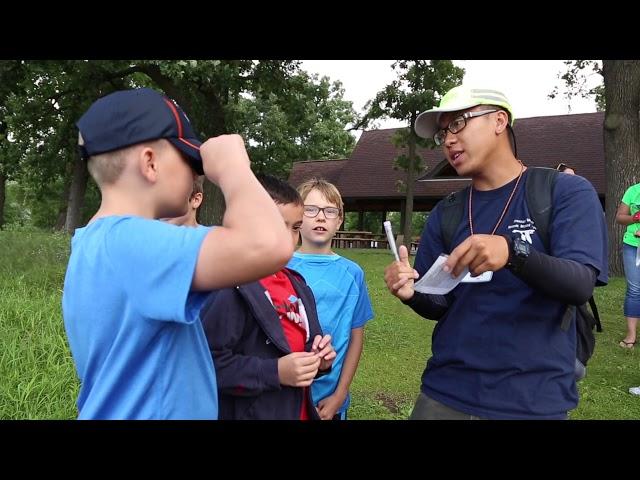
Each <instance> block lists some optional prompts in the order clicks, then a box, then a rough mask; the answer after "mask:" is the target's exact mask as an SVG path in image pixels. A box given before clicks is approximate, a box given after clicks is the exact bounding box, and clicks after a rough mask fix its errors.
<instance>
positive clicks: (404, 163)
mask: <svg viewBox="0 0 640 480" xmlns="http://www.w3.org/2000/svg"><path fill="white" fill-rule="evenodd" d="M392 68H393V69H394V70H396V71H397V73H398V78H397V79H396V80H394V81H393V82H391V83H390V84H389V85H387V86H386V87H385V88H384V89H383V90H381V91H380V92H378V93H377V94H376V96H375V98H374V99H373V100H371V101H370V102H368V103H367V105H365V108H367V113H366V114H365V116H364V120H363V122H362V123H363V125H367V123H368V121H370V120H373V119H378V118H395V119H397V120H403V121H406V122H407V123H408V126H407V128H405V129H399V130H398V132H397V133H396V134H395V135H394V137H393V139H392V141H393V142H394V144H395V145H396V146H404V147H406V149H407V153H406V155H404V154H403V155H400V156H399V157H397V158H396V159H395V161H394V164H395V166H396V167H397V168H401V169H402V170H405V171H406V172H407V179H406V182H405V183H404V185H400V186H399V188H400V191H403V190H404V191H405V193H406V200H405V211H404V225H403V226H402V233H403V234H404V243H405V245H407V247H409V246H410V244H411V236H412V218H413V215H412V214H413V191H414V186H415V179H416V176H417V174H418V173H420V172H422V171H423V170H424V166H423V163H422V158H421V157H420V155H418V154H417V153H416V146H417V145H420V146H429V147H433V142H432V141H431V140H426V141H425V140H424V139H421V138H419V137H418V136H417V135H416V133H415V130H414V126H415V122H416V118H417V117H418V115H419V114H420V112H422V111H424V110H428V109H430V108H433V107H434V106H436V105H437V104H438V102H439V101H440V98H441V96H442V95H444V94H445V93H446V92H447V91H448V90H450V89H451V88H453V87H455V86H456V85H459V84H460V83H461V81H462V77H463V76H464V69H462V68H460V67H456V66H455V65H454V64H453V63H452V62H451V61H450V60H399V61H397V62H395V63H394V64H393V65H392Z"/></svg>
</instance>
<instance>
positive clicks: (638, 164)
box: [552, 60, 640, 275]
mask: <svg viewBox="0 0 640 480" xmlns="http://www.w3.org/2000/svg"><path fill="white" fill-rule="evenodd" d="M565 63H566V65H567V72H565V73H564V74H563V75H561V76H560V78H561V79H562V80H563V81H564V83H565V86H566V88H567V89H568V92H569V93H568V94H567V98H569V99H570V98H571V96H570V95H581V96H586V97H588V96H591V95H595V98H596V101H597V104H598V108H599V109H604V112H605V116H604V124H603V140H604V161H605V177H606V202H605V212H606V218H607V229H608V234H609V272H610V274H611V275H623V274H624V270H623V267H622V259H621V257H620V249H619V248H617V245H618V244H619V242H620V241H621V238H622V234H623V230H624V229H623V227H621V226H620V225H618V224H617V223H616V221H615V216H616V210H617V207H618V204H619V203H620V199H621V198H622V195H623V194H624V192H625V190H626V189H627V188H628V187H629V186H630V185H632V184H635V183H638V182H640V176H639V175H638V172H639V171H640V120H639V118H638V112H639V111H640V61H637V60H602V61H598V60H571V61H567V62H565ZM600 65H602V68H600ZM591 73H600V74H602V76H603V79H604V83H603V84H602V85H598V86H596V87H594V88H591V89H588V88H586V87H585V85H586V81H585V80H584V78H585V76H586V75H590V74H591ZM556 91H557V88H556ZM552 93H553V92H552Z"/></svg>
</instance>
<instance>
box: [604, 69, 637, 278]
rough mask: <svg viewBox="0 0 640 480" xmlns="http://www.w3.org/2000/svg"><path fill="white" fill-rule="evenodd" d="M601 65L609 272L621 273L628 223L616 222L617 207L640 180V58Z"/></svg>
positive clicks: (615, 274)
mask: <svg viewBox="0 0 640 480" xmlns="http://www.w3.org/2000/svg"><path fill="white" fill-rule="evenodd" d="M602 67H603V75H604V86H605V101H606V110H605V118H604V129H603V132H604V133H603V134H604V158H605V178H606V201H605V211H606V217H607V226H608V233H609V273H610V275H613V276H619V275H623V274H624V270H623V268H622V258H621V243H622V235H623V233H624V229H625V227H622V226H621V225H618V224H617V223H616V221H615V218H616V210H617V208H618V205H620V201H621V199H622V196H623V195H624V192H625V191H626V189H627V188H629V187H630V186H631V185H634V184H636V183H639V182H640V121H639V119H638V112H639V111H640V62H639V61H628V60H603V62H602Z"/></svg>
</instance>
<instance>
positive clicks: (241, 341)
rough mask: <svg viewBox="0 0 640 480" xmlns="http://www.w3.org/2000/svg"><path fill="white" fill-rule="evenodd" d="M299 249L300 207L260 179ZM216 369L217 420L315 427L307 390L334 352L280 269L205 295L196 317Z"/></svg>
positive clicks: (296, 277) (294, 283) (297, 283)
mask: <svg viewBox="0 0 640 480" xmlns="http://www.w3.org/2000/svg"><path fill="white" fill-rule="evenodd" d="M258 179H259V181H260V183H261V184H262V186H263V187H264V188H265V190H266V191H267V192H268V193H269V195H271V198H273V200H274V201H275V202H276V204H277V205H278V208H279V210H280V213H281V214H282V216H283V218H284V221H285V223H286V226H287V228H288V229H289V231H290V232H291V238H292V242H293V245H294V248H295V246H296V245H297V243H298V237H299V231H300V225H301V224H302V214H303V203H302V198H301V197H300V195H299V194H298V192H297V191H296V190H295V189H294V188H293V187H291V186H290V185H289V184H287V183H285V182H284V181H282V180H279V179H277V178H275V177H270V176H266V175H265V176H258ZM200 316H201V319H202V324H203V326H204V329H205V333H206V336H207V340H208V342H209V348H210V350H211V353H212V355H213V361H214V364H215V368H216V375H217V382H218V394H219V418H220V419H221V420H225V419H226V420H244V419H246V420H249V419H253V420H316V419H319V417H318V414H317V411H316V409H315V408H314V406H313V402H312V400H311V394H310V389H309V386H310V385H311V383H312V382H313V379H314V378H315V377H316V376H318V375H321V374H322V373H324V372H326V371H327V370H328V369H329V368H330V367H331V364H332V363H333V359H334V358H335V356H336V352H335V350H334V349H333V347H332V345H331V337H330V336H329V335H325V336H322V330H321V328H320V323H319V322H318V315H317V312H316V304H315V300H314V298H313V294H312V292H311V289H310V288H309V287H308V286H307V284H306V282H305V280H304V278H303V277H302V276H301V275H300V274H298V273H297V272H295V271H293V270H290V269H287V268H284V269H282V270H280V271H279V272H277V273H275V274H273V275H270V276H268V277H265V278H263V279H261V280H259V281H257V282H253V283H248V284H244V285H240V286H238V287H236V288H227V289H223V290H219V291H217V292H214V293H212V294H211V297H210V299H209V300H208V301H207V304H206V305H205V306H204V308H203V309H202V312H201V315H200Z"/></svg>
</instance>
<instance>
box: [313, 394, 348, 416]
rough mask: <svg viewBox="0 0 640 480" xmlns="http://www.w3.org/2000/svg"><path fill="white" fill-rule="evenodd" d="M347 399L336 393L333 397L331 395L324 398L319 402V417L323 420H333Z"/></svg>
mask: <svg viewBox="0 0 640 480" xmlns="http://www.w3.org/2000/svg"><path fill="white" fill-rule="evenodd" d="M345 398H346V397H345V396H343V395H340V394H338V393H334V394H333V395H329V396H328V397H326V398H323V399H322V400H320V401H319V402H318V406H317V407H316V410H317V411H318V415H320V419H321V420H333V417H334V416H335V415H336V412H337V411H338V409H339V408H340V407H341V406H342V404H343V403H344V399H345Z"/></svg>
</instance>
